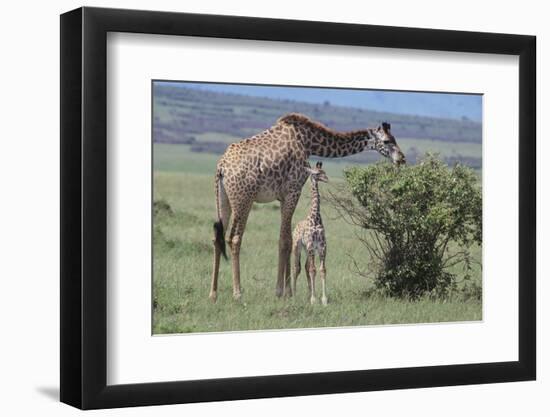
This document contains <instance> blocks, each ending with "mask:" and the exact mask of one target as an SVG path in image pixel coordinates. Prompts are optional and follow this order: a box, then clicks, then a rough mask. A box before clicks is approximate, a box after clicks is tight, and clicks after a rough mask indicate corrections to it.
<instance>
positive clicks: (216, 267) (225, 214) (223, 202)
mask: <svg viewBox="0 0 550 417" xmlns="http://www.w3.org/2000/svg"><path fill="white" fill-rule="evenodd" d="M218 192H219V195H218V201H217V204H218V207H219V208H218V212H219V216H220V219H219V221H220V222H221V230H219V231H218V230H217V227H219V226H220V225H218V226H216V225H215V228H214V237H213V239H212V242H213V245H214V264H213V268H212V282H211V284H210V295H209V297H210V300H211V301H212V302H214V303H215V302H216V299H217V298H218V276H219V271H220V256H221V252H222V248H221V247H220V242H219V236H217V233H220V232H221V234H222V236H221V239H222V243H223V244H225V243H224V242H223V239H225V232H226V231H227V228H228V226H229V218H230V217H231V207H230V206H229V199H228V198H227V194H226V193H225V190H224V188H223V186H220V188H219V190H218Z"/></svg>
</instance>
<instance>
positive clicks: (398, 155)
mask: <svg viewBox="0 0 550 417" xmlns="http://www.w3.org/2000/svg"><path fill="white" fill-rule="evenodd" d="M373 134H374V138H375V145H374V148H375V149H376V150H377V151H378V152H379V153H380V154H381V155H383V156H385V157H386V158H389V159H391V161H392V162H393V163H394V164H395V165H402V164H405V162H406V160H405V155H404V154H403V152H401V148H399V145H398V144H397V142H396V141H395V136H393V135H392V133H391V125H390V124H389V123H387V122H384V123H382V125H380V126H378V127H377V128H376V129H374V130H373Z"/></svg>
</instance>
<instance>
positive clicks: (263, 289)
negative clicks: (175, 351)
mask: <svg viewBox="0 0 550 417" xmlns="http://www.w3.org/2000/svg"><path fill="white" fill-rule="evenodd" d="M419 143H420V142H419ZM424 145H425V146H428V145H429V144H424ZM454 145H456V143H455V144H454ZM471 145H473V146H475V145H476V144H471ZM417 147H418V148H420V145H417ZM217 159H218V156H216V155H213V154H208V153H193V152H190V150H189V146H186V145H173V144H172V145H169V144H158V143H157V144H155V145H154V179H153V181H154V184H153V193H154V200H155V201H156V202H157V204H156V206H155V216H154V225H153V228H154V230H153V232H154V245H153V333H155V334H161V333H187V332H214V331H228V330H258V329H281V328H312V327H341V326H356V325H380V324H398V323H428V322H449V321H469V320H481V318H482V316H481V314H482V303H481V297H480V295H479V294H475V293H473V292H469V291H457V294H456V296H454V297H452V298H451V299H447V300H434V299H429V298H423V299H420V300H417V301H407V300H399V299H392V298H385V297H380V296H378V295H373V293H370V292H369V289H370V288H372V282H371V281H370V280H369V279H367V278H363V277H361V276H359V275H358V274H357V273H355V272H354V268H353V267H352V262H351V259H352V258H353V259H355V260H356V261H357V263H358V264H359V265H360V266H361V267H365V266H366V265H368V263H369V258H368V256H367V255H366V251H365V250H364V249H363V247H362V246H361V244H360V243H359V242H358V240H357V239H356V238H355V229H354V228H353V227H352V226H350V225H348V224H346V223H345V222H344V221H343V220H341V219H338V218H337V216H336V215H335V213H334V211H333V210H331V208H330V207H329V205H328V204H326V203H325V204H323V205H322V213H323V220H324V223H325V227H326V234H327V240H328V254H327V290H328V297H329V305H328V306H327V307H324V306H322V305H320V304H318V305H313V306H312V305H310V304H309V302H308V299H307V285H306V281H305V277H304V275H303V274H302V275H301V276H300V278H299V281H298V289H297V293H298V294H297V296H296V297H294V298H292V299H278V298H276V297H275V283H276V273H277V256H278V235H279V232H278V230H279V222H280V215H279V206H278V203H269V204H256V205H255V206H254V207H253V211H252V213H251V215H250V217H249V221H248V225H247V229H246V233H245V234H244V239H243V244H242V251H241V274H242V277H241V283H242V287H243V300H242V302H241V303H236V302H234V301H233V299H232V289H231V273H230V262H225V261H223V260H222V263H221V268H220V279H219V291H218V302H217V303H216V304H212V303H211V302H210V301H209V299H208V293H209V286H210V278H211V273H212V242H211V238H212V223H213V221H214V220H215V199H214V189H213V184H214V167H215V163H216V161H217ZM347 164H348V163H347V162H345V161H344V162H334V161H328V162H326V170H327V172H328V174H329V176H330V178H331V183H329V184H322V188H321V194H324V193H326V192H327V190H328V189H329V187H334V186H335V185H336V184H337V183H338V182H339V180H338V178H341V172H342V169H343V168H344V167H345V166H346V165H347ZM158 202H162V203H158ZM163 203H166V204H163ZM308 206H309V183H307V184H306V186H304V190H303V192H302V197H301V199H300V203H299V206H298V208H297V210H296V213H295V215H294V222H293V223H294V224H296V222H297V221H299V220H301V219H302V218H304V217H305V215H306V212H307V209H308ZM474 258H475V259H476V260H478V261H481V249H480V248H474ZM454 268H455V269H454V272H456V273H457V275H458V276H459V277H460V276H461V274H462V269H461V265H457V266H455V267H454ZM473 282H475V283H477V284H478V286H477V288H479V285H480V283H481V271H480V268H478V267H476V269H475V271H474V277H473Z"/></svg>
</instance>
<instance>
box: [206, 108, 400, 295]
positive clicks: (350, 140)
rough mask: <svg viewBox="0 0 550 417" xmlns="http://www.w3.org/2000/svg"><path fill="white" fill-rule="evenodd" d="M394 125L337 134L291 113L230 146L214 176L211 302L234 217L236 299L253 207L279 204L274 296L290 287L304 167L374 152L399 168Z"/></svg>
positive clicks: (232, 242)
mask: <svg viewBox="0 0 550 417" xmlns="http://www.w3.org/2000/svg"><path fill="white" fill-rule="evenodd" d="M390 128H391V126H390V124H389V123H382V125H381V126H378V127H377V128H374V129H363V130H356V131H352V132H337V131H335V130H332V129H329V128H328V127H326V126H324V125H322V124H321V123H318V122H315V121H313V120H311V119H309V118H308V117H306V116H304V115H302V114H297V113H291V114H287V115H285V116H283V117H281V118H280V119H279V120H277V123H276V124H275V125H274V126H272V127H270V128H269V129H267V130H265V131H263V132H261V133H259V134H257V135H255V136H253V137H251V138H248V139H243V140H241V141H240V142H237V143H233V144H231V145H229V147H228V148H227V150H226V151H225V153H224V154H223V156H222V157H221V158H220V160H219V161H218V164H217V167H216V175H215V188H216V208H217V216H218V221H217V222H216V223H214V239H213V242H214V270H213V273H212V285H211V288H210V299H211V300H212V301H216V298H217V291H218V271H219V266H220V255H223V256H224V257H227V256H226V252H225V240H224V238H225V231H226V230H227V227H228V225H229V219H230V217H231V216H233V221H232V223H231V228H230V230H229V235H228V236H227V242H228V243H229V246H230V249H231V258H232V259H231V261H232V274H233V297H234V298H235V299H236V300H239V299H240V298H241V280H240V259H239V253H240V249H241V242H242V238H243V233H244V229H245V226H246V221H247V219H248V214H249V213H250V209H251V208H252V204H253V203H254V202H256V203H269V202H271V201H274V200H279V201H280V202H281V230H280V236H279V266H278V273H277V287H276V295H277V296H279V297H280V296H281V295H282V294H283V284H284V283H286V288H288V289H290V251H291V246H292V231H291V227H292V224H291V223H292V215H293V214H294V210H295V208H296V205H297V204H298V200H299V198H300V194H301V192H302V187H303V185H304V183H305V182H306V180H307V178H308V176H309V172H308V170H306V169H305V167H307V166H308V165H309V164H308V158H309V157H310V155H315V156H320V157H325V158H340V157H343V156H347V155H352V154H356V153H359V152H362V151H363V150H364V149H371V150H376V151H378V152H379V153H380V154H382V155H383V156H385V157H387V158H390V159H391V160H392V161H393V163H395V164H402V163H405V156H404V155H403V153H402V152H401V149H399V146H398V145H397V143H396V141H395V138H394V136H393V135H392V134H391V132H390Z"/></svg>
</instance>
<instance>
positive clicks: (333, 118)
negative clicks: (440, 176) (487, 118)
mask: <svg viewBox="0 0 550 417" xmlns="http://www.w3.org/2000/svg"><path fill="white" fill-rule="evenodd" d="M153 101H154V106H153V141H154V142H156V143H174V144H188V145H191V148H190V149H191V150H192V151H193V152H207V153H214V154H221V153H223V152H224V150H225V149H226V147H227V144H228V143H230V142H234V141H237V140H239V139H242V138H246V137H250V136H252V135H254V134H256V133H259V132H261V131H262V130H264V129H267V128H269V127H270V126H272V125H273V124H274V123H275V122H276V120H277V119H278V118H279V117H281V116H282V115H283V114H285V113H290V112H299V113H303V114H305V115H307V116H309V117H311V118H313V119H315V120H318V121H320V122H322V123H323V124H325V125H327V126H329V127H331V128H333V129H336V130H341V131H346V130H355V129H361V128H366V127H374V126H377V125H378V124H380V123H381V122H382V121H388V122H390V123H391V125H392V132H393V133H394V135H395V136H396V138H397V139H398V141H401V140H402V139H405V138H410V139H412V138H414V139H418V141H417V142H414V141H412V140H410V141H409V145H410V149H409V151H408V152H407V159H408V160H410V161H411V162H413V161H414V160H415V159H416V155H420V154H421V153H422V152H423V150H422V147H421V146H419V145H422V146H423V147H424V148H428V149H429V150H433V149H434V148H435V149H436V150H437V149H442V148H445V149H447V152H446V155H443V156H445V157H446V158H447V159H448V163H450V164H451V163H454V162H456V161H460V162H465V163H468V165H470V166H472V167H476V168H479V167H481V151H479V152H476V151H475V149H479V150H480V149H481V145H480V144H481V124H480V123H477V122H474V121H471V120H468V119H464V120H457V119H443V118H435V117H424V116H414V115H404V114H397V113H389V112H376V111H370V110H365V109H358V108H353V107H343V106H336V105H333V104H331V103H329V102H326V103H324V104H313V103H308V102H303V101H294V100H286V99H285V100H280V99H273V98H265V97H255V96H246V95H239V94H232V93H225V92H215V91H209V90H200V89H195V88H184V87H179V86H178V87H176V86H173V85H169V84H168V85H167V84H164V85H159V84H155V85H154V89H153ZM422 141H423V142H422ZM413 142H414V143H413ZM426 142H428V143H433V144H434V145H433V146H430V145H428V146H426ZM400 143H403V144H404V142H400ZM417 144H418V146H419V147H418V148H416V147H415V146H417ZM466 149H467V150H469V154H466V153H465V150H466ZM472 150H474V151H472ZM353 158H354V159H358V160H364V162H367V163H368V162H372V161H374V160H376V158H377V156H376V155H373V154H364V155H360V156H355V157H353Z"/></svg>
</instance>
